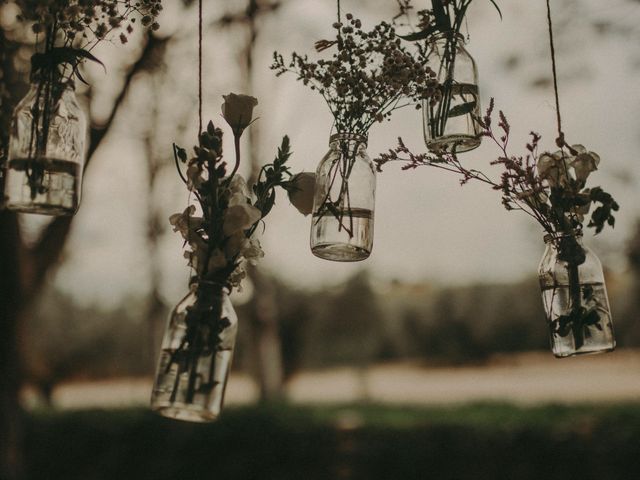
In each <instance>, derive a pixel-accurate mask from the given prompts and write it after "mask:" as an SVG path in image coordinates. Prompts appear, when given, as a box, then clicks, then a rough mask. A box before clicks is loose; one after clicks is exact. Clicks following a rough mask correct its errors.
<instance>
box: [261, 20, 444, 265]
mask: <svg viewBox="0 0 640 480" xmlns="http://www.w3.org/2000/svg"><path fill="white" fill-rule="evenodd" d="M333 29H334V30H335V32H336V38H335V39H333V40H320V41H318V42H316V50H317V51H319V52H323V51H327V50H330V49H333V55H332V57H331V58H330V59H327V60H325V59H320V60H318V61H312V60H310V59H309V58H308V56H306V55H304V56H303V55H299V54H298V53H295V52H294V53H293V54H292V55H291V59H290V60H289V61H285V60H284V58H283V56H282V55H281V54H279V53H278V52H275V53H274V62H273V64H272V66H271V68H272V69H273V70H274V71H275V72H276V75H278V76H280V75H283V74H286V73H292V74H294V75H295V76H296V77H297V79H298V80H299V81H301V82H302V83H303V84H304V85H306V86H308V87H309V88H310V89H311V90H313V91H316V92H318V93H319V94H320V95H322V97H323V98H324V100H325V101H326V102H327V105H328V107H329V109H330V110H331V113H332V114H333V118H334V128H335V130H336V133H335V134H334V135H332V136H331V138H330V142H329V144H330V149H329V152H328V153H327V154H326V155H325V156H324V158H323V159H322V161H321V162H320V164H319V165H318V168H317V171H316V184H315V198H314V204H313V220H312V226H311V250H312V252H313V253H314V254H315V255H316V256H318V257H320V258H324V259H328V260H335V261H356V260H363V259H365V258H367V257H368V256H369V254H370V253H371V249H372V247H373V220H374V203H375V169H374V167H373V164H372V163H371V160H370V158H369V155H368V154H367V151H366V145H367V135H368V132H369V129H370V128H371V127H372V126H373V125H374V124H375V123H379V122H382V121H384V120H385V119H387V120H388V119H389V118H390V117H391V114H392V112H393V111H395V110H397V109H399V108H402V107H406V106H410V105H416V107H417V108H420V103H421V102H422V101H423V100H428V99H430V98H431V97H432V96H433V95H435V94H436V91H437V88H436V87H437V81H436V79H435V77H436V74H435V73H434V72H433V71H432V70H431V69H430V68H429V67H428V66H426V57H425V56H423V55H416V54H414V53H413V52H411V51H409V50H408V49H407V48H406V47H405V45H404V44H403V43H402V41H401V39H400V38H399V37H398V36H397V34H396V31H395V28H394V27H393V26H392V25H391V24H389V23H387V22H382V23H380V24H379V25H376V26H375V28H373V29H372V30H370V31H366V30H364V29H363V27H362V22H361V21H360V20H359V19H358V18H356V17H354V16H353V15H352V14H347V15H346V21H345V22H344V23H343V22H342V21H338V22H336V23H334V24H333Z"/></svg>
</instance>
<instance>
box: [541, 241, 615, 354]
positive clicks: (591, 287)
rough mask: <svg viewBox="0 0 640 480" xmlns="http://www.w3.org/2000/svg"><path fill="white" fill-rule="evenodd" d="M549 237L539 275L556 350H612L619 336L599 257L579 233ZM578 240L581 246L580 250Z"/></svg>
mask: <svg viewBox="0 0 640 480" xmlns="http://www.w3.org/2000/svg"><path fill="white" fill-rule="evenodd" d="M545 243H546V249H545V252H544V255H543V256H542V260H541V262H540V266H539V268H538V278H539V280H540V288H541V290H542V302H543V306H544V310H545V314H546V317H547V321H548V324H549V335H550V340H551V349H552V351H553V354H554V355H555V356H556V357H569V356H573V355H581V354H588V353H600V352H609V351H611V350H613V349H614V348H615V345H616V342H615V337H614V333H613V323H612V321H611V308H610V307H609V299H608V297H607V288H606V286H605V279H604V273H603V270H602V264H601V263H600V260H599V259H598V257H597V256H596V255H595V254H594V253H593V251H591V249H589V248H588V247H585V246H584V245H583V244H582V236H581V234H580V233H571V234H567V235H559V236H551V235H546V236H545ZM575 245H577V246H578V247H579V249H581V250H578V254H577V255H576V254H575V252H573V250H574V249H575V248H574V247H575ZM563 250H567V251H569V253H567V252H563Z"/></svg>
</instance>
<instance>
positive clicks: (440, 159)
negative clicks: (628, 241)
mask: <svg viewBox="0 0 640 480" xmlns="http://www.w3.org/2000/svg"><path fill="white" fill-rule="evenodd" d="M493 109H494V102H493V99H492V100H491V104H490V106H489V108H488V110H487V112H486V115H485V116H484V117H482V118H478V119H477V122H478V123H479V125H480V126H481V128H482V131H481V133H480V135H482V136H483V137H488V138H490V139H491V140H492V141H493V142H494V143H495V144H496V145H497V146H498V148H499V150H500V154H499V156H498V158H497V159H496V160H494V161H492V162H491V165H495V166H500V167H502V173H501V175H500V179H499V180H494V179H492V178H491V177H489V176H488V175H487V174H485V173H484V172H482V171H480V170H478V169H471V168H467V167H465V166H464V165H463V164H462V163H461V162H460V160H459V159H458V157H457V156H456V155H455V154H453V153H441V154H437V155H436V154H432V153H421V154H414V153H412V152H411V151H410V149H409V148H408V147H407V146H406V145H405V144H404V142H403V141H402V139H399V144H398V146H397V147H396V148H394V149H392V150H389V151H388V152H387V153H383V154H381V155H380V156H379V157H378V158H377V159H375V160H374V161H375V163H376V164H377V168H378V170H379V171H381V169H382V167H383V165H385V164H387V163H390V162H401V163H402V164H403V165H402V169H403V170H410V169H414V168H417V167H421V166H428V167H434V168H438V169H441V170H445V171H449V172H452V173H454V174H457V175H459V176H460V183H461V184H462V185H464V184H466V183H467V182H469V181H472V180H474V181H479V182H482V183H485V184H487V185H489V186H490V187H491V188H493V189H494V190H497V191H500V192H501V193H502V204H503V205H504V206H505V208H506V209H507V210H519V211H522V212H524V213H526V214H527V215H529V216H530V217H532V218H533V219H535V220H536V221H537V222H538V223H539V224H540V225H541V226H542V228H543V229H544V231H545V232H546V234H547V237H546V238H547V239H548V240H549V241H550V242H551V243H552V245H553V247H554V249H555V251H557V258H558V260H559V261H560V262H563V265H565V266H566V273H567V275H568V288H567V290H568V297H569V299H568V301H567V302H568V304H569V305H570V308H569V309H568V311H566V312H560V313H558V312H556V314H555V315H553V318H550V321H551V322H552V330H553V333H554V334H555V335H559V336H563V337H564V336H567V335H569V334H570V333H573V335H574V340H575V344H576V349H578V348H580V346H581V345H582V343H583V342H584V333H583V332H584V331H585V327H586V326H591V325H596V327H598V328H599V329H601V328H602V325H601V324H600V322H601V320H602V321H604V320H606V318H609V313H608V305H606V306H605V305H603V304H602V302H597V301H595V300H596V298H595V295H596V293H597V292H596V291H595V290H594V289H592V288H585V287H584V286H582V288H581V285H580V278H579V268H580V266H581V265H582V264H584V262H585V260H586V258H587V253H586V251H585V248H584V247H583V246H582V244H581V242H580V237H581V235H582V230H583V226H584V224H585V222H587V218H588V223H586V226H587V227H589V228H593V229H594V230H595V233H596V234H597V233H600V232H601V231H602V230H603V229H604V228H605V226H607V225H609V226H611V227H613V226H614V225H615V217H614V212H616V211H618V209H619V205H618V203H617V202H616V201H615V200H614V198H613V197H612V196H611V194H609V193H607V192H606V191H604V190H603V189H602V188H601V187H599V186H597V187H590V188H587V179H588V178H589V175H590V174H591V173H592V172H593V171H595V170H597V168H598V165H599V163H600V156H599V155H598V154H597V153H594V152H591V151H589V150H587V149H586V148H585V147H584V146H582V145H569V144H567V143H566V142H565V141H564V138H563V137H560V138H559V139H558V140H557V144H558V146H559V147H560V150H558V151H556V152H554V153H550V152H540V151H539V142H540V140H541V137H540V135H538V134H537V133H534V132H532V133H531V140H530V142H529V143H528V144H527V146H526V148H527V153H526V154H525V155H521V156H514V155H511V154H509V153H508V148H507V147H508V144H509V135H510V132H511V127H510V125H509V123H508V121H507V119H506V117H505V115H504V114H503V112H502V111H500V112H499V121H498V130H497V131H496V130H495V129H494V126H493V122H492V113H493ZM540 280H541V284H542V283H545V286H546V283H550V284H551V287H552V288H554V289H555V288H558V287H559V285H558V284H556V283H555V282H554V281H553V280H551V281H550V282H548V280H549V279H547V278H542V277H541V279H540ZM543 287H544V286H543ZM543 290H544V288H543ZM589 305H591V307H590V308H587V306H589ZM605 309H606V312H605V311H604V310H605ZM604 313H606V315H604ZM604 317H606V318H604Z"/></svg>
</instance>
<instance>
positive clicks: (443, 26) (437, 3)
mask: <svg viewBox="0 0 640 480" xmlns="http://www.w3.org/2000/svg"><path fill="white" fill-rule="evenodd" d="M431 5H432V6H433V16H434V17H435V19H436V25H437V26H438V29H439V30H440V31H442V32H445V31H447V30H451V20H450V19H449V15H447V10H446V9H445V7H444V3H443V2H442V0H431Z"/></svg>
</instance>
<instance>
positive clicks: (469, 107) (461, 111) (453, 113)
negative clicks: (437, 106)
mask: <svg viewBox="0 0 640 480" xmlns="http://www.w3.org/2000/svg"><path fill="white" fill-rule="evenodd" d="M475 107H476V102H475V101H473V102H467V103H461V104H460V105H456V106H455V107H453V108H452V109H451V110H449V118H451V117H459V116H461V115H466V114H468V113H471V112H473V109H474V108H475Z"/></svg>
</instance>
